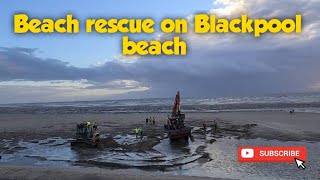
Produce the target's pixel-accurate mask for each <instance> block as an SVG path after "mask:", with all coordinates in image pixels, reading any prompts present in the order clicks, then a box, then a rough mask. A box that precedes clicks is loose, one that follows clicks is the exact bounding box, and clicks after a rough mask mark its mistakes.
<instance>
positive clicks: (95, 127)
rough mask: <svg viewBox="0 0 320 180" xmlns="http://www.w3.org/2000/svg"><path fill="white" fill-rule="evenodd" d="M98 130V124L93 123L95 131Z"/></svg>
mask: <svg viewBox="0 0 320 180" xmlns="http://www.w3.org/2000/svg"><path fill="white" fill-rule="evenodd" d="M97 129H98V124H97V122H95V123H93V130H94V131H96V130H97Z"/></svg>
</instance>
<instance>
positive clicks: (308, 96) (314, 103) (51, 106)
mask: <svg viewBox="0 0 320 180" xmlns="http://www.w3.org/2000/svg"><path fill="white" fill-rule="evenodd" d="M173 102H174V97H173V98H149V99H122V100H99V101H75V102H49V103H20V104H0V113H36V114H55V113H59V114H72V113H75V114H78V113H80V114H81V113H85V114H87V113H170V112H171V108H172V105H173ZM181 109H182V110H183V112H186V113H192V112H200V113H202V112H203V113H205V112H231V111H290V110H292V109H294V110H295V112H312V113H320V93H295V94H273V95H265V96H243V97H232V96H230V97H206V98H203V97H202V98H195V97H183V96H182V97H181Z"/></svg>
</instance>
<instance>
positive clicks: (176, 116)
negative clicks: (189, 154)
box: [164, 91, 191, 140]
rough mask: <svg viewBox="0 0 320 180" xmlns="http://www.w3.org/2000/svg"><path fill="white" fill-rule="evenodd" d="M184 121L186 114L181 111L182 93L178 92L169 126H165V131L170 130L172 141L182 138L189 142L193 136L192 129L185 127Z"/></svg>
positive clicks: (169, 118)
mask: <svg viewBox="0 0 320 180" xmlns="http://www.w3.org/2000/svg"><path fill="white" fill-rule="evenodd" d="M184 120H185V114H182V113H181V111H180V92H179V91H177V95H176V98H175V101H174V104H173V108H172V113H171V117H168V120H167V124H165V125H164V127H165V129H167V130H168V136H169V138H170V140H176V139H181V138H184V139H185V140H188V138H189V136H191V128H190V127H186V126H185V125H184Z"/></svg>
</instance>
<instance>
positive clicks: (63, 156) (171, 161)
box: [1, 135, 205, 169]
mask: <svg viewBox="0 0 320 180" xmlns="http://www.w3.org/2000/svg"><path fill="white" fill-rule="evenodd" d="M113 139H114V140H115V141H116V142H117V143H118V144H119V145H130V144H135V143H137V142H141V139H140V137H138V138H136V136H133V135H116V136H115V137H113ZM70 140H72V139H63V138H60V137H52V138H48V139H44V140H39V141H36V140H34V141H32V142H25V141H19V142H18V143H17V144H16V145H15V148H16V147H19V149H16V150H15V151H13V152H12V153H11V154H6V155H4V156H3V158H2V160H1V162H2V163H7V164H15V163H16V164H21V162H22V164H29V165H44V166H54V165H56V164H57V163H60V162H61V163H64V164H63V165H64V166H73V165H74V163H85V164H89V165H93V166H94V165H98V166H105V167H117V166H119V167H127V168H130V167H133V168H134V167H148V168H151V169H152V168H154V169H157V168H159V167H174V166H181V165H184V164H188V163H191V162H194V161H196V160H197V159H199V158H201V157H202V155H201V154H197V152H196V149H197V148H198V147H199V146H203V145H204V144H205V141H204V140H200V139H199V140H198V139H197V140H196V141H194V142H191V141H188V142H171V141H170V140H169V139H163V140H161V141H160V143H159V144H157V145H156V146H154V148H153V149H154V151H146V152H125V151H123V150H122V149H121V148H120V149H118V150H117V151H114V150H107V149H81V148H71V147H70V143H69V142H70ZM146 140H147V137H143V139H142V141H146ZM3 142H4V143H6V146H8V147H11V148H14V146H13V144H12V141H10V140H4V141H3Z"/></svg>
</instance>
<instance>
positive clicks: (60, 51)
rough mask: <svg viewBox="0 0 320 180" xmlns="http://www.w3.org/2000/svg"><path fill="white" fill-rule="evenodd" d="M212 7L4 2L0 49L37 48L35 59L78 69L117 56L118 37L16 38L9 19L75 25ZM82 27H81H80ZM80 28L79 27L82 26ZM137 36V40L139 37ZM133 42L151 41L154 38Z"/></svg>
mask: <svg viewBox="0 0 320 180" xmlns="http://www.w3.org/2000/svg"><path fill="white" fill-rule="evenodd" d="M212 6H213V2H212V1H211V0H201V1H194V0H187V1H185V0H157V1H146V0H135V1H125V0H122V1H106V0H95V1H84V0H77V1H65V0H55V1H43V0H32V1H19V0H12V1H6V2H5V3H2V5H1V11H0V20H1V21H0V32H1V41H0V46H2V47H21V46H23V47H26V48H40V50H41V52H38V53H39V54H38V55H39V56H42V57H50V58H55V59H60V60H62V61H66V62H69V63H71V64H72V65H74V66H78V67H87V66H90V65H95V64H96V63H97V62H101V61H104V60H108V59H112V58H113V57H114V56H116V55H118V54H121V36H122V34H113V35H110V34H103V35H99V34H97V33H90V34H86V33H85V32H84V30H83V29H82V31H81V33H80V34H73V35H65V34H50V35H43V34H42V35H34V34H24V35H16V34H14V33H13V15H14V14H16V13H20V12H21V13H22V12H23V13H27V14H28V15H29V17H37V18H40V19H41V18H45V17H49V18H61V17H65V15H66V14H67V13H72V14H73V15H74V16H75V17H76V18H77V19H78V20H79V21H82V22H83V21H84V20H85V19H86V18H106V19H108V18H111V17H115V18H125V17H126V18H153V19H154V20H158V21H157V22H159V20H161V19H163V18H167V17H172V18H174V17H180V18H184V17H187V16H188V15H190V14H193V13H194V12H196V11H202V12H206V11H208V10H209V9H210V8H211V7H212ZM82 24H83V23H82ZM82 27H83V26H82ZM139 36H140V37H139ZM144 36H145V35H143V34H141V35H138V37H137V38H141V39H144V38H150V39H152V38H154V36H155V34H152V35H149V37H144Z"/></svg>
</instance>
